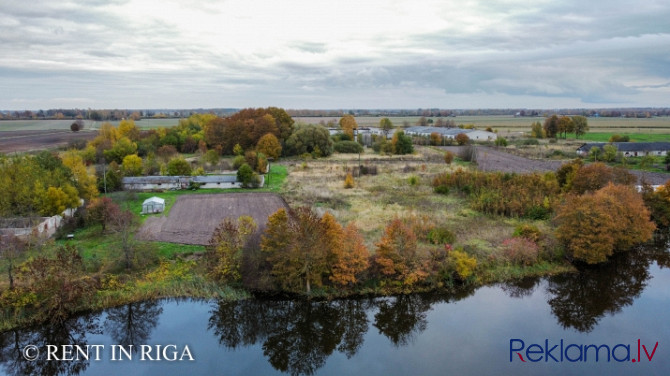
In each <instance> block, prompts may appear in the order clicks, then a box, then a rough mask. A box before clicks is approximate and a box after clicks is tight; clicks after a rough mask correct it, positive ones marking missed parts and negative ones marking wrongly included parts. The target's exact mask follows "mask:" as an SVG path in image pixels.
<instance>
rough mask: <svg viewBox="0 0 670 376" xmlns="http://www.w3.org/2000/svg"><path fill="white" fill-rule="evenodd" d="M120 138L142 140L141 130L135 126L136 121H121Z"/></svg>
mask: <svg viewBox="0 0 670 376" xmlns="http://www.w3.org/2000/svg"><path fill="white" fill-rule="evenodd" d="M118 132H119V138H120V137H128V138H129V139H131V140H133V141H137V140H139V139H140V130H139V129H138V128H137V126H136V125H135V120H133V119H129V120H121V122H120V123H119V127H118Z"/></svg>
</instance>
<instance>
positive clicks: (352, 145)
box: [334, 141, 363, 154]
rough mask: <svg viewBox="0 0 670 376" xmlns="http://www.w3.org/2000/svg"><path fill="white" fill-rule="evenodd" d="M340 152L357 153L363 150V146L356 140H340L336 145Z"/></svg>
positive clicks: (337, 150)
mask: <svg viewBox="0 0 670 376" xmlns="http://www.w3.org/2000/svg"><path fill="white" fill-rule="evenodd" d="M334 148H335V151H336V152H338V153H348V154H356V153H360V152H362V151H363V147H362V146H361V144H359V143H358V142H356V141H339V142H336V143H335V145H334Z"/></svg>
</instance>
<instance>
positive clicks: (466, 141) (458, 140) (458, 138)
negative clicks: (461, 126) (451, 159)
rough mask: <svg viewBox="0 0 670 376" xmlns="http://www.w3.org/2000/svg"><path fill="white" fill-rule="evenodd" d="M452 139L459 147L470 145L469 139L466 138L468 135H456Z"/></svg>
mask: <svg viewBox="0 0 670 376" xmlns="http://www.w3.org/2000/svg"><path fill="white" fill-rule="evenodd" d="M454 139H455V140H456V143H457V144H459V145H467V144H469V143H470V137H468V135H467V134H465V133H459V134H457V135H456V137H455V138H454Z"/></svg>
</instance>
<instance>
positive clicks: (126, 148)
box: [103, 137, 137, 163]
mask: <svg viewBox="0 0 670 376" xmlns="http://www.w3.org/2000/svg"><path fill="white" fill-rule="evenodd" d="M135 153H137V144H136V143H134V142H132V141H131V140H130V139H129V138H128V137H121V138H120V139H119V140H118V141H116V143H114V145H113V146H112V148H111V149H109V150H105V151H104V152H103V154H104V156H105V159H106V160H107V161H108V162H111V161H114V162H116V163H122V162H123V158H124V157H125V156H126V155H131V154H135Z"/></svg>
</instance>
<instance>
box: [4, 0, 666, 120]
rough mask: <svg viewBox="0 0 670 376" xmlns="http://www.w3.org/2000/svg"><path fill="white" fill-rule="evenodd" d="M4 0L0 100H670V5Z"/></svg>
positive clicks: (587, 103)
mask: <svg viewBox="0 0 670 376" xmlns="http://www.w3.org/2000/svg"><path fill="white" fill-rule="evenodd" d="M0 2H2V6H1V7H0V43H1V45H2V46H3V54H1V55H0V88H2V90H0V109H24V108H25V109H39V108H53V107H94V108H111V107H122V108H158V107H175V108H191V107H248V106H268V105H277V106H284V107H289V108H412V107H442V108H491V107H543V108H552V107H605V106H668V101H667V98H670V27H669V26H668V21H667V20H668V19H670V3H667V2H665V1H654V0H649V1H645V2H633V1H622V0H609V1H600V0H594V1H590V2H583V1H580V2H577V1H544V0H536V1H533V2H529V1H521V0H499V1H430V0H426V1H410V0H395V1H392V0H379V1H359V0H356V1H349V0H344V1H337V2H333V1H322V0H297V1H294V0H291V1H261V0H226V1H208V2H201V1H176V0H175V1H173V0H115V1H108V0H104V1H103V0H87V1H58V2H54V1H30V2H14V1H8V0H0Z"/></svg>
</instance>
